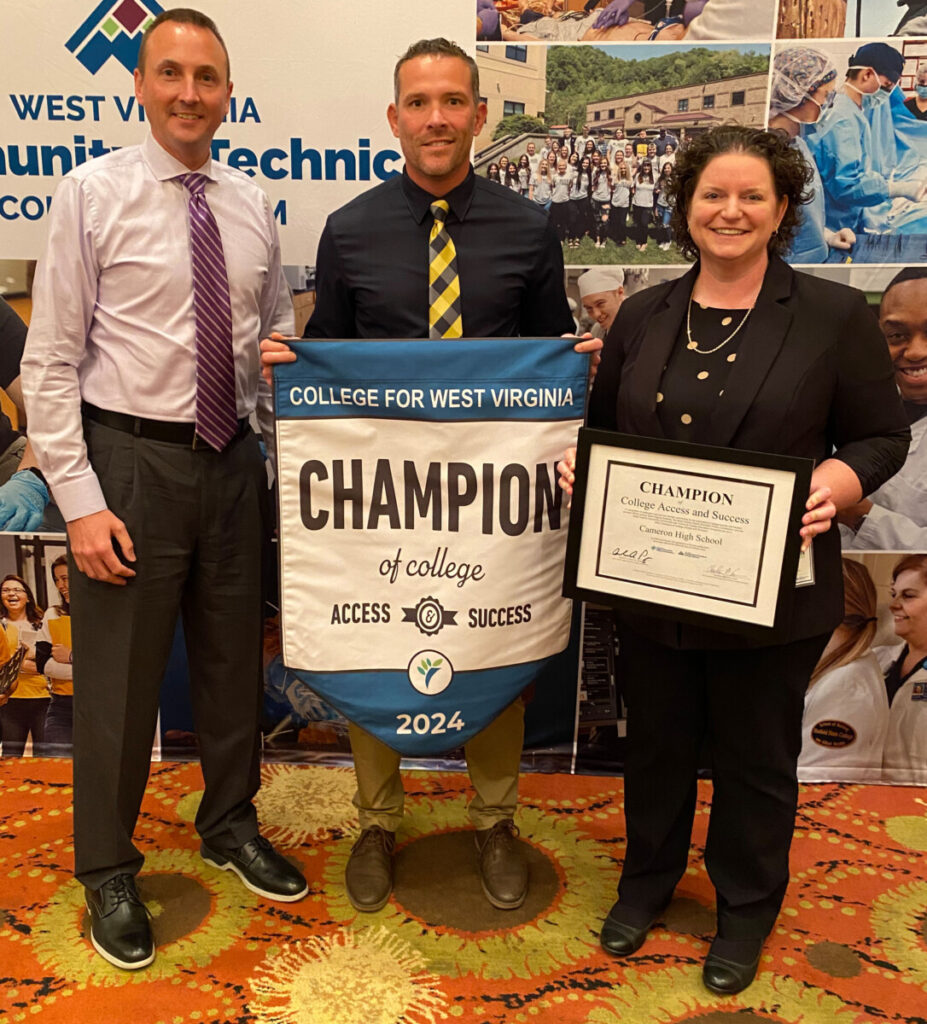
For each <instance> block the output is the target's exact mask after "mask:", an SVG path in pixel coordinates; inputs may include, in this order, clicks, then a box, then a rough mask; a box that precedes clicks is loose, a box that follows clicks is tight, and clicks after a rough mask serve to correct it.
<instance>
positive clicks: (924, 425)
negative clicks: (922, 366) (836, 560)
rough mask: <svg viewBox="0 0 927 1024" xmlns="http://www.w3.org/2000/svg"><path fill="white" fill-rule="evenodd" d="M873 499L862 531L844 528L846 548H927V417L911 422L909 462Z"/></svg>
mask: <svg viewBox="0 0 927 1024" xmlns="http://www.w3.org/2000/svg"><path fill="white" fill-rule="evenodd" d="M869 499H870V501H871V502H872V508H871V509H870V510H869V513H868V514H867V516H866V518H865V519H864V520H863V524H862V526H861V527H860V528H859V532H858V533H856V534H854V533H853V532H852V530H849V529H847V527H845V526H843V527H841V529H840V539H841V542H842V544H843V549H844V550H845V551H846V550H847V549H849V550H853V551H867V550H872V549H873V548H874V549H876V550H878V551H927V416H922V417H921V418H920V419H919V420H916V421H915V422H914V423H912V424H911V447H910V448H908V457H907V459H906V460H905V464H904V465H903V466H902V467H901V469H899V470H898V472H897V473H896V474H895V475H894V476H893V477H892V478H891V479H890V480H887V481H886V482H885V483H884V484H882V486H881V487H880V488H879V489H878V490H877V491H873V493H872V494H870V495H869Z"/></svg>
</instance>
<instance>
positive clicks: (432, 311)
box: [428, 199, 463, 338]
mask: <svg viewBox="0 0 927 1024" xmlns="http://www.w3.org/2000/svg"><path fill="white" fill-rule="evenodd" d="M448 209H449V207H448V204H447V202H446V201H445V200H444V199H438V200H436V201H435V202H433V203H432V204H431V212H432V213H433V214H434V218H435V222H434V224H433V225H432V226H431V235H430V236H429V238H428V337H429V338H460V337H462V335H463V318H462V317H461V314H460V278H459V277H458V276H457V250H456V249H455V248H454V242H453V240H452V239H451V236H450V234H449V233H448V230H447V225H446V224H445V223H444V222H445V219H446V218H447V211H448Z"/></svg>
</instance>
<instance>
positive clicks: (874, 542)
mask: <svg viewBox="0 0 927 1024" xmlns="http://www.w3.org/2000/svg"><path fill="white" fill-rule="evenodd" d="M879 325H880V326H881V328H882V333H883V334H884V335H885V340H886V341H887V342H888V350H889V352H890V353H891V357H892V363H893V364H894V367H895V383H896V384H897V385H898V391H899V393H900V394H901V398H902V401H903V402H904V408H905V411H906V412H907V414H908V422H909V423H910V425H911V447H910V448H909V449H908V457H907V459H906V460H905V464H904V465H903V466H902V468H901V469H900V470H899V472H898V473H896V474H895V475H894V476H893V477H892V478H891V479H890V480H888V481H886V482H885V483H884V484H883V485H882V486H881V487H880V488H879V489H878V490H877V491H875V492H874V493H872V494H870V495H867V496H866V497H865V498H863V500H862V501H860V502H858V503H857V504H856V505H853V506H851V507H850V508H847V509H844V510H842V511H841V512H840V513H839V514H838V518H839V520H840V523H841V530H840V533H841V540H842V542H843V547H844V549H845V550H846V549H850V550H857V551H859V550H865V549H873V548H874V549H877V550H883V551H924V550H927V440H925V434H927V267H905V268H904V270H901V271H899V273H897V274H896V275H895V276H894V277H893V278H892V279H891V281H889V283H888V285H887V286H886V288H885V291H884V292H883V293H882V302H881V305H880V306H879Z"/></svg>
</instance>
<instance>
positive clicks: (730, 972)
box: [702, 938, 763, 996]
mask: <svg viewBox="0 0 927 1024" xmlns="http://www.w3.org/2000/svg"><path fill="white" fill-rule="evenodd" d="M762 950H763V940H762V939H759V940H757V941H755V942H754V941H751V940H738V939H718V938H716V939H715V940H714V942H712V944H711V949H709V950H708V956H707V957H705V966H704V967H703V968H702V981H703V982H704V983H705V988H708V989H711V991H712V992H717V993H718V994H719V995H727V996H732V995H735V994H736V993H737V992H743V990H744V989H745V988H746V987H747V986H748V985H750V984H751V983H752V981H753V979H754V978H755V977H756V969H757V967H759V965H760V953H761V952H762Z"/></svg>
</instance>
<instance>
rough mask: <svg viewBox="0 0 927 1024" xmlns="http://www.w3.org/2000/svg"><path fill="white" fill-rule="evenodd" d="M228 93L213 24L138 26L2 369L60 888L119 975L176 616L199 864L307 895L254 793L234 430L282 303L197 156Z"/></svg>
mask: <svg viewBox="0 0 927 1024" xmlns="http://www.w3.org/2000/svg"><path fill="white" fill-rule="evenodd" d="M231 92H232V83H231V81H230V79H229V59H228V52H227V50H226V48H225V43H224V42H223V41H222V38H221V36H220V35H219V33H218V30H217V29H216V26H215V24H214V23H213V22H212V20H211V19H209V18H207V17H206V16H205V15H203V14H201V13H200V12H198V11H193V10H189V9H175V10H169V11H166V12H164V13H162V14H160V15H159V16H158V17H157V18H156V19H155V20H154V21H153V22H152V24H151V25H150V26H149V28H148V29H147V30H146V32H145V36H144V39H143V41H142V43H141V48H140V50H139V55H138V68H137V69H136V71H135V93H136V97H137V99H138V101H139V103H140V104H142V105H143V106H144V108H145V116H146V120H147V121H148V123H149V125H150V126H151V133H150V134H149V135H148V137H147V138H146V140H145V141H144V142H143V143H142V145H140V146H131V147H126V148H124V149H120V150H118V151H117V152H113V153H110V154H108V155H106V156H103V157H100V158H99V159H96V160H92V161H90V162H88V163H85V164H82V165H81V166H79V167H76V168H75V169H74V170H73V171H72V172H71V173H69V174H68V175H67V176H66V177H65V178H64V180H63V181H62V183H61V186H60V187H59V189H58V191H57V193H56V194H55V202H54V206H53V208H52V211H51V222H50V232H49V244H48V250H47V252H46V255H45V257H44V259H43V260H42V261H41V262H40V264H39V270H38V274H37V277H36V292H35V307H34V312H33V318H32V325H31V327H30V330H29V337H28V341H27V345H26V355H25V357H24V359H23V387H24V391H25V393H26V398H27V402H28V407H29V425H30V428H31V429H32V430H33V431H34V439H35V449H36V456H37V459H38V461H39V464H40V465H41V467H42V469H43V471H44V472H45V474H46V475H47V477H48V480H49V482H50V485H51V487H52V490H53V491H54V494H55V498H56V500H57V502H58V504H59V507H60V508H61V511H62V513H63V515H64V518H65V520H66V521H67V529H68V543H69V551H70V557H71V559H72V563H71V570H70V574H69V584H70V594H71V596H72V597H73V601H72V602H71V606H72V608H71V610H72V623H73V636H74V691H75V705H74V833H75V835H74V851H75V852H74V859H75V874H76V876H77V878H78V879H79V881H81V882H82V883H83V885H84V887H85V890H86V901H87V906H88V910H89V914H90V933H91V939H92V942H93V945H94V947H95V949H96V950H97V952H98V953H99V954H100V955H101V956H102V957H103V958H104V959H106V960H107V961H109V962H110V963H111V964H114V965H115V966H117V967H121V968H123V969H125V970H135V969H138V968H141V967H145V966H147V965H148V964H150V963H151V962H152V961H153V960H154V956H155V949H154V941H153V938H152V933H151V923H150V915H149V914H148V911H147V909H146V907H145V906H144V904H143V903H142V901H141V899H140V898H139V895H138V891H137V889H136V885H135V875H136V874H137V872H138V871H139V870H140V869H141V867H142V864H143V861H144V857H143V855H142V853H141V851H140V850H139V849H138V848H137V847H136V846H135V845H134V844H133V842H132V836H133V832H134V829H135V824H136V820H137V817H138V812H139V806H140V804H141V800H142V796H143V794H144V791H145V785H146V782H147V779H148V771H149V763H150V755H151V746H152V739H153V737H154V733H155V728H156V722H157V717H158V698H159V693H160V688H161V680H162V677H163V675H164V670H165V666H166V664H167V661H168V656H169V654H170V651H171V645H172V640H173V637H174V631H175V628H176V624H177V618H178V614H179V613H180V612H182V614H183V622H184V634H185V640H186V648H187V656H188V660H189V663H190V677H191V683H192V686H191V698H192V703H193V709H194V717H195V722H196V729H197V736H198V741H199V748H200V753H201V757H202V762H203V773H204V778H205V790H204V794H203V798H202V801H201V802H200V806H199V809H198V811H197V815H196V828H197V831H198V832H199V835H200V836H201V838H202V846H201V850H200V852H201V855H202V857H203V859H204V860H205V861H206V862H207V863H208V864H210V865H212V866H213V867H217V868H221V869H222V870H232V871H234V872H235V873H236V874H237V875H238V876H239V877H240V878H241V879H242V881H243V882H244V884H245V885H246V886H247V887H248V888H249V889H251V890H252V891H253V892H257V893H259V894H260V895H262V896H264V897H266V898H268V899H275V900H281V901H284V902H290V901H293V900H297V899H300V898H301V897H302V896H304V895H305V893H306V892H307V891H308V886H307V885H306V881H305V879H304V878H303V876H302V874H301V873H300V872H299V871H298V870H297V869H296V868H295V867H293V865H291V864H290V863H289V862H288V861H287V860H286V859H284V858H283V857H282V856H281V855H280V854H278V853H277V852H276V851H275V850H274V849H273V847H272V846H271V844H270V843H269V842H267V841H266V840H265V839H264V838H263V837H262V836H260V835H259V833H258V823H257V815H256V812H255V808H254V804H253V802H252V800H253V797H254V795H255V793H256V792H257V789H258V786H259V783H260V742H259V733H258V716H259V711H260V694H261V615H262V595H261V539H262V531H263V529H264V528H265V518H264V515H263V512H264V503H265V501H266V495H267V487H266V475H265V470H264V464H263V459H262V456H261V452H260V448H259V445H258V441H257V438H256V436H255V435H254V433H253V432H252V430H251V428H250V426H249V422H248V420H249V417H250V415H251V413H252V412H253V411H255V408H256V403H257V402H258V384H259V382H260V377H259V373H258V363H259V354H258V345H257V342H258V339H259V338H260V337H261V335H262V334H264V333H266V332H267V331H268V330H287V329H288V328H289V329H292V323H293V309H292V303H291V300H290V295H289V291H288V289H287V287H286V282H285V280H284V277H283V272H282V268H281V265H280V247H279V241H278V239H277V232H276V228H275V226H274V222H273V215H272V212H271V210H270V203H269V201H268V199H267V197H266V196H265V195H264V193H263V192H261V191H260V189H258V188H257V187H255V186H254V185H253V184H252V183H251V181H250V179H249V178H247V177H246V176H245V175H244V174H242V173H241V172H239V171H235V170H232V169H230V168H228V167H226V166H225V165H223V164H219V163H218V162H216V161H213V160H212V159H211V158H210V143H211V141H212V138H213V135H214V134H215V132H216V130H217V129H218V127H219V125H220V124H221V123H222V119H223V118H224V117H225V115H226V113H227V112H228V108H229V97H230V96H231ZM267 397H268V396H266V395H265V396H264V399H265V401H264V405H265V409H267V402H266V399H267ZM267 411H268V412H269V409H268V410H267Z"/></svg>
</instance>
